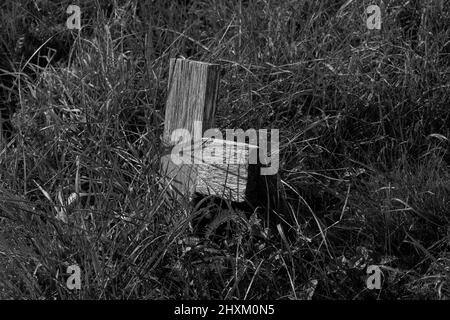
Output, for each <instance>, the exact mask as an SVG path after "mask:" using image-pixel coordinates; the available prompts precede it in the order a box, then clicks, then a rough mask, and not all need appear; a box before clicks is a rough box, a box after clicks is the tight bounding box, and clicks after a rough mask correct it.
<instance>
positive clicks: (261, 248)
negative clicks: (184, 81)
mask: <svg viewBox="0 0 450 320" xmlns="http://www.w3.org/2000/svg"><path fill="white" fill-rule="evenodd" d="M378 2H379V1H366V0H363V1H350V2H347V1H335V0H320V1H312V0H296V1H293V0H289V1H282V0H248V1H244V0H242V1H237V0H233V1H226V0H191V1H188V0H184V1H181V0H179V1H151V2H150V1H147V3H149V4H148V5H146V6H145V5H143V4H142V3H143V2H142V3H141V2H140V1H137V0H126V1H125V0H115V1H112V2H106V1H100V0H97V1H90V0H78V1H73V2H71V1H67V0H64V1H52V0H41V1H38V0H35V1H25V0H19V1H12V0H6V1H2V3H1V5H0V6H1V13H0V14H1V17H0V21H1V30H2V34H1V39H0V40H1V46H2V48H1V50H2V51H1V54H0V56H1V58H2V61H1V65H0V69H1V70H0V71H1V73H2V90H3V91H2V95H1V96H2V101H1V106H2V108H1V109H2V110H3V113H4V114H3V116H4V117H5V114H7V117H6V118H5V119H7V118H10V119H11V121H10V122H9V124H8V121H6V120H5V125H4V127H5V128H7V129H8V130H7V131H9V133H5V134H4V135H5V139H3V142H2V145H1V148H0V297H2V298H26V299H30V298H35V299H53V298H59V299H79V298H82V299H84V298H98V299H117V298H123V299H128V298H139V299H168V298H192V299H200V298H201V299H219V298H220V299H233V298H239V299H244V298H245V299H267V298H274V299H296V298H302V299H307V298H313V299H367V298H384V299H413V298H436V299H437V298H439V299H441V298H442V299H445V298H448V297H449V295H450V271H449V270H450V248H449V244H450V238H449V237H450V209H449V205H450V172H449V170H448V165H449V163H448V162H449V152H448V147H449V146H448V143H449V141H448V139H449V137H450V126H449V124H450V119H449V114H450V113H449V106H450V42H449V41H450V3H448V1H423V2H420V5H418V4H417V3H418V2H415V1H412V2H414V3H416V5H411V4H406V5H405V4H404V3H403V2H404V1H403V2H402V1H384V3H385V5H384V6H383V7H382V12H383V16H382V17H383V27H382V30H381V31H377V30H368V29H367V27H366V23H365V21H366V16H365V8H366V7H367V6H368V5H370V4H378ZM345 3H347V5H346V6H343V5H344V4H345ZM69 4H78V5H79V6H80V7H81V11H82V25H83V29H82V30H81V32H77V31H74V30H67V29H66V27H65V21H66V19H67V16H68V15H67V14H66V8H67V6H68V5H69ZM399 17H402V18H401V19H399ZM179 56H183V57H186V58H190V59H194V60H200V61H206V62H214V63H219V64H221V65H222V67H223V70H224V73H223V76H222V78H221V82H220V93H219V101H218V116H217V125H218V126H219V127H221V128H242V129H248V128H257V129H258V128H268V129H270V128H274V129H279V130H280V139H281V141H280V143H281V150H280V152H281V155H280V172H279V174H280V186H279V190H278V191H277V192H279V196H280V197H282V198H283V199H284V203H285V206H284V207H283V210H282V212H281V211H280V212H278V214H279V215H280V216H282V217H283V218H284V219H285V220H286V221H288V222H289V224H290V225H291V229H290V230H285V231H284V232H283V231H281V230H277V229H271V230H269V232H266V231H267V230H266V223H265V219H264V217H261V216H259V215H257V214H256V213H254V214H253V213H251V212H249V213H247V215H243V214H241V212H239V210H237V209H236V210H234V211H235V212H233V210H231V211H230V210H225V211H224V212H219V213H217V212H216V211H220V210H221V209H220V208H206V210H208V211H209V212H210V213H211V212H212V213H214V212H216V213H217V215H218V217H219V218H217V219H216V220H214V219H213V223H211V224H210V225H208V226H206V228H207V230H206V235H204V236H203V237H201V238H200V239H198V238H195V237H193V236H192V223H190V222H191V221H192V220H194V216H197V215H199V214H202V213H201V212H200V211H204V210H205V209H204V208H203V209H202V210H194V208H192V207H189V206H182V205H180V204H179V203H177V202H176V201H174V200H173V199H170V198H169V197H168V195H167V194H166V193H165V192H164V190H163V188H162V184H161V177H160V175H159V174H158V162H159V157H160V154H161V147H160V135H161V133H162V123H163V117H164V113H163V110H164V103H165V98H166V94H167V78H168V75H167V74H168V60H169V58H171V57H179ZM7 110H8V111H7ZM199 212H200V213H199ZM224 225H225V226H226V228H223V226H224ZM285 229H286V228H285ZM224 231H226V232H224ZM288 233H289V234H291V236H288V235H287V234H288ZM292 234H294V236H292ZM73 264H78V265H79V266H80V267H81V270H82V289H81V290H80V291H75V292H73V291H70V290H68V289H67V287H66V285H65V281H66V279H67V275H66V274H65V272H66V268H67V266H69V265H73ZM372 264H375V265H379V266H381V269H382V271H383V283H382V289H381V290H379V291H378V290H375V291H370V290H368V289H367V288H366V277H367V275H366V267H367V266H368V265H372Z"/></svg>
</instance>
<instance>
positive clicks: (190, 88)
mask: <svg viewBox="0 0 450 320" xmlns="http://www.w3.org/2000/svg"><path fill="white" fill-rule="evenodd" d="M169 72H170V74H169V83H168V98H167V103H166V112H165V122H164V134H163V137H162V140H163V144H164V145H165V146H166V147H167V152H166V153H165V154H164V155H163V156H162V158H161V163H160V173H161V175H162V177H163V180H164V184H165V186H166V187H167V191H168V192H169V193H170V194H171V196H173V197H174V198H176V199H178V200H180V199H184V200H185V201H186V202H190V201H191V199H192V197H193V195H194V193H197V194H201V195H212V196H215V197H218V198H221V199H225V200H228V201H231V202H234V203H248V204H250V205H252V206H258V205H260V204H262V205H263V206H266V207H267V206H270V203H272V202H273V201H270V199H269V198H270V192H272V193H274V194H276V184H277V183H276V181H277V175H276V174H274V175H272V176H268V175H267V176H265V175H261V168H262V167H263V166H262V165H261V163H260V162H259V159H258V146H257V145H256V144H251V143H244V142H241V141H240V140H238V141H234V140H223V139H216V138H202V137H203V134H204V133H205V131H206V130H207V129H210V128H212V127H213V126H214V115H215V109H216V99H217V91H218V84H219V72H220V69H219V66H218V65H214V64H208V63H202V62H196V61H190V60H186V59H171V60H170V71H169ZM180 129H182V130H180ZM255 134H256V133H255ZM254 142H255V141H254ZM256 143H257V142H256ZM269 191H270V192H269Z"/></svg>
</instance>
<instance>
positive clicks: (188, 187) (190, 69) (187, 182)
mask: <svg viewBox="0 0 450 320" xmlns="http://www.w3.org/2000/svg"><path fill="white" fill-rule="evenodd" d="M219 73H220V66H219V65H217V64H210V63H204V62H198V61H191V60H187V59H170V65H169V82H168V95H167V101H166V111H165V119H164V133H163V137H162V142H163V145H164V146H165V147H167V148H168V151H169V152H170V148H171V147H172V146H173V145H174V143H173V142H171V135H172V132H173V131H174V130H176V129H186V130H187V131H188V132H189V134H190V137H189V139H188V138H187V137H186V139H184V140H185V141H189V142H193V139H194V138H195V133H194V123H195V122H196V121H199V123H201V125H202V132H199V134H200V135H202V134H203V132H204V131H205V130H207V129H209V128H212V127H213V126H214V116H215V111H216V100H217V92H218V87H219ZM197 139H201V136H200V137H197ZM160 173H161V175H162V176H163V179H164V182H165V184H166V185H167V184H169V188H170V189H171V190H172V191H174V192H173V193H172V195H174V196H175V198H178V199H180V198H181V197H185V199H186V200H189V199H190V197H191V196H192V195H193V193H194V192H195V188H196V186H197V168H196V166H195V165H191V164H186V165H179V166H176V165H174V163H173V162H172V160H171V158H170V154H166V155H164V156H163V157H162V158H161V166H160Z"/></svg>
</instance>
